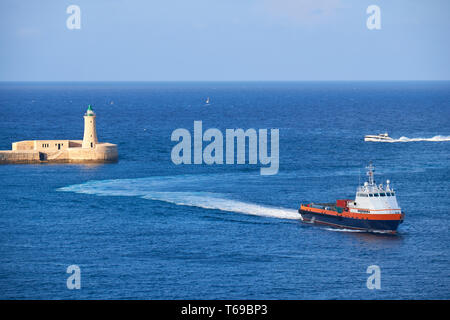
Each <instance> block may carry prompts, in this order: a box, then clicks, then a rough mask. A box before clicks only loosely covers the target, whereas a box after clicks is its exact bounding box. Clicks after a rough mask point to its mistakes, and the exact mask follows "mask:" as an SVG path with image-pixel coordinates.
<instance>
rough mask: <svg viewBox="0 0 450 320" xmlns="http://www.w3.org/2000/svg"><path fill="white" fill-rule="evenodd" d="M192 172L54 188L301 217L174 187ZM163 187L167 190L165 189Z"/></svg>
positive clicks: (252, 212)
mask: <svg viewBox="0 0 450 320" xmlns="http://www.w3.org/2000/svg"><path fill="white" fill-rule="evenodd" d="M192 179H193V177H192V176H180V177H173V176H172V177H154V178H141V179H117V180H103V181H89V182H86V183H83V184H76V185H71V186H67V187H63V188H59V189H57V190H58V191H65V192H75V193H84V194H92V195H97V196H128V197H140V198H143V199H147V200H157V201H164V202H168V203H172V204H175V205H179V206H190V207H198V208H204V209H215V210H220V211H226V212H236V213H241V214H247V215H255V216H262V217H270V218H278V219H294V220H299V219H301V217H300V215H299V214H298V212H297V211H296V210H294V209H287V208H280V207H271V206H266V205H259V204H256V203H249V202H244V201H239V200H234V199H229V198H228V196H227V195H224V194H220V193H214V192H198V191H186V192H178V191H171V190H167V189H175V187H176V186H177V185H178V183H179V182H181V181H182V180H183V181H189V180H192ZM171 187H172V188H171ZM166 190H167V191H166Z"/></svg>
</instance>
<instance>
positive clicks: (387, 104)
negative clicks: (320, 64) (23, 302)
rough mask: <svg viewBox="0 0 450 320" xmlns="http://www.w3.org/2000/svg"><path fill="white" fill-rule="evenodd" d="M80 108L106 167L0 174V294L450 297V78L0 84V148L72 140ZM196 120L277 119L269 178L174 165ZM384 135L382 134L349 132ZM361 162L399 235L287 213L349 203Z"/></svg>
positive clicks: (32, 168)
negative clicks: (91, 115)
mask: <svg viewBox="0 0 450 320" xmlns="http://www.w3.org/2000/svg"><path fill="white" fill-rule="evenodd" d="M207 97H210V104H205V100H206V98H207ZM88 104H92V105H93V106H94V110H95V112H96V113H97V130H98V137H99V139H100V140H101V141H106V142H112V143H116V144H118V148H119V157H120V159H119V162H118V163H116V164H95V165H94V164H92V165H88V164H33V165H31V164H29V165H1V166H0V182H1V183H0V298H2V299H448V298H450V280H449V279H450V278H449V276H450V264H449V262H450V261H449V258H450V250H449V245H450V235H449V225H450V224H449V218H450V216H449V211H450V210H449V208H450V197H449V187H450V161H449V160H450V141H448V140H449V136H450V83H449V82H328V83H327V82H310V83H308V82H299V83H295V82H292V83H270V82H266V83H264V82H262V83H3V84H1V85H0V149H3V150H4V149H10V148H11V143H12V142H14V141H20V140H30V139H56V138H58V139H81V138H82V136H83V118H82V115H83V113H84V112H85V110H86V107H87V105H88ZM196 120H201V121H202V124H203V130H206V129H208V128H218V129H220V130H221V131H222V132H223V133H225V130H226V129H227V128H232V129H234V128H242V129H244V130H245V129H248V128H255V129H265V128H267V129H271V128H277V129H279V132H280V169H279V173H278V174H276V175H271V176H262V175H260V170H259V169H260V165H259V164H258V165H249V164H247V165H206V164H202V165H178V166H177V165H175V164H173V163H172V161H171V156H170V155H171V150H172V148H173V146H174V145H175V144H176V143H175V142H172V141H171V139H170V136H171V133H172V132H173V130H175V129H177V128H186V129H188V130H189V131H190V132H191V133H193V126H194V121H196ZM385 131H387V132H388V133H389V135H390V136H392V137H393V138H395V139H399V142H395V143H369V142H364V141H363V136H364V135H366V134H377V133H380V132H385ZM402 137H403V138H402ZM414 139H415V140H414ZM427 139H428V140H431V141H428V140H427ZM417 140H421V141H417ZM369 161H373V163H374V165H375V166H376V168H377V171H376V178H377V181H379V182H384V181H385V180H386V179H390V180H391V185H392V186H393V187H394V188H395V189H396V190H397V198H398V201H399V204H400V206H401V207H402V209H403V210H404V211H405V212H406V218H405V222H404V223H403V224H402V225H400V227H399V232H398V235H396V236H387V235H380V234H368V233H361V232H350V231H349V230H347V231H346V230H344V231H335V230H333V229H330V228H326V227H319V226H313V225H308V224H304V223H302V222H301V221H300V220H299V217H298V216H297V214H296V210H297V208H298V207H299V204H300V203H301V202H306V201H316V202H332V201H335V200H336V199H340V198H341V199H342V198H351V197H354V194H355V190H356V187H357V186H358V183H359V181H360V180H361V182H363V179H364V178H365V175H364V174H365V172H364V166H365V165H367V163H368V162H369ZM74 264H75V265H78V266H79V267H80V269H81V289H80V290H69V289H68V288H67V286H66V280H67V278H68V277H69V276H70V275H69V274H67V273H66V269H67V267H68V266H69V265H74ZM370 265H378V266H379V267H380V270H381V289H379V290H369V289H368V288H367V286H366V281H367V278H368V276H370V275H369V274H367V273H366V270H367V267H368V266H370Z"/></svg>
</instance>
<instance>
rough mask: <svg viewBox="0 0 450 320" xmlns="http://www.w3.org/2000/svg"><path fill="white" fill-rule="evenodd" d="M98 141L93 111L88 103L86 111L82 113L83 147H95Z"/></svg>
mask: <svg viewBox="0 0 450 320" xmlns="http://www.w3.org/2000/svg"><path fill="white" fill-rule="evenodd" d="M97 143H98V139H97V129H96V128H95V113H94V111H93V110H92V106H91V105H89V106H88V109H87V110H86V113H85V114H84V136H83V148H90V149H93V148H95V145H96V144H97Z"/></svg>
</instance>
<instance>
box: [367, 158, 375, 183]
mask: <svg viewBox="0 0 450 320" xmlns="http://www.w3.org/2000/svg"><path fill="white" fill-rule="evenodd" d="M366 168H367V175H368V176H369V185H370V186H373V185H374V184H375V182H374V180H373V173H374V172H375V167H374V166H373V165H372V161H370V162H369V165H368V166H367V167H366Z"/></svg>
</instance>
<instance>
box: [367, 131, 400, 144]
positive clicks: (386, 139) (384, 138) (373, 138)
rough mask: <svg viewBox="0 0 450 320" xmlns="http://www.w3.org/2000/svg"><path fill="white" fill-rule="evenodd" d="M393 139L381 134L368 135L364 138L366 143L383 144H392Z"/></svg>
mask: <svg viewBox="0 0 450 320" xmlns="http://www.w3.org/2000/svg"><path fill="white" fill-rule="evenodd" d="M393 140H394V139H392V138H391V137H389V135H388V134H387V133H380V134H377V135H366V136H364V141H381V142H390V141H393Z"/></svg>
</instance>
